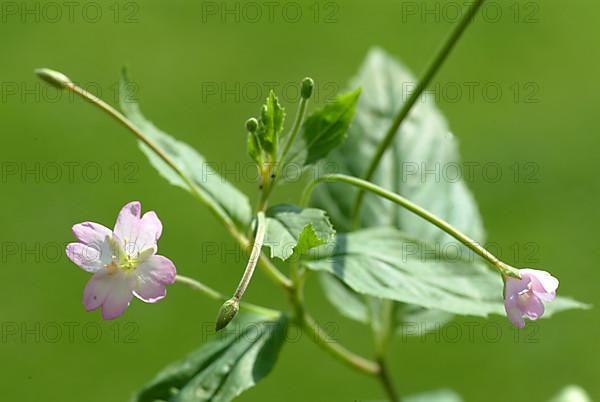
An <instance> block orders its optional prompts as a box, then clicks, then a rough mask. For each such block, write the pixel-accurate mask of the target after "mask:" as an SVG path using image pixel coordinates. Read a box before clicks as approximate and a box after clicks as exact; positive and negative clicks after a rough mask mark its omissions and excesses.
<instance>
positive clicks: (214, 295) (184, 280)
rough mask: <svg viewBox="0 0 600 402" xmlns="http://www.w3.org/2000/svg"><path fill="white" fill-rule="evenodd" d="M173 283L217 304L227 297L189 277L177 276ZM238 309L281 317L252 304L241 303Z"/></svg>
mask: <svg viewBox="0 0 600 402" xmlns="http://www.w3.org/2000/svg"><path fill="white" fill-rule="evenodd" d="M175 282H177V283H180V284H182V285H186V286H188V287H190V288H191V289H193V290H195V291H198V292H200V293H203V294H204V295H205V296H208V297H210V298H211V299H213V300H216V301H219V302H225V301H226V300H227V297H225V295H223V294H222V293H219V292H218V291H216V290H215V289H213V288H211V287H209V286H207V285H205V284H203V283H202V282H199V281H197V280H195V279H192V278H190V277H187V276H183V275H177V276H176V277H175ZM240 308H241V309H243V310H246V311H249V312H252V313H256V314H260V315H265V316H268V317H277V316H279V315H281V311H277V310H273V309H270V308H267V307H263V306H258V305H256V304H252V303H245V302H241V303H240Z"/></svg>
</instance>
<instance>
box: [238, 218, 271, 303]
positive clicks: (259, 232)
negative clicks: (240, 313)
mask: <svg viewBox="0 0 600 402" xmlns="http://www.w3.org/2000/svg"><path fill="white" fill-rule="evenodd" d="M266 228H267V223H266V221H265V213H264V212H263V211H259V212H258V214H257V215H256V236H255V237H254V244H253V245H252V251H251V252H250V258H249V259H248V264H247V265H246V270H245V271H244V274H243V275H242V279H241V280H240V283H239V285H238V287H237V289H236V291H235V293H234V294H233V297H234V299H237V300H240V299H241V298H242V296H243V295H244V292H246V289H247V288H248V284H249V283H250V280H251V279H252V274H253V273H254V268H255V267H256V264H257V263H258V260H259V259H260V254H261V250H262V246H263V243H264V241H265V230H266Z"/></svg>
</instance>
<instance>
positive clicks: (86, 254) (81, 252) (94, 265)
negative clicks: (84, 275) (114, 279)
mask: <svg viewBox="0 0 600 402" xmlns="http://www.w3.org/2000/svg"><path fill="white" fill-rule="evenodd" d="M66 252H67V257H69V259H70V260H71V261H73V262H74V263H75V264H77V265H79V266H80V267H81V268H82V269H84V270H85V271H87V272H92V273H93V272H96V271H98V270H99V269H100V268H103V267H104V265H105V264H108V263H110V261H111V256H109V255H107V253H106V252H102V250H101V249H99V248H97V247H96V246H93V247H92V246H87V245H85V244H82V243H69V244H68V245H67V249H66Z"/></svg>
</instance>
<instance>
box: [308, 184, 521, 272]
mask: <svg viewBox="0 0 600 402" xmlns="http://www.w3.org/2000/svg"><path fill="white" fill-rule="evenodd" d="M326 181H329V182H340V183H346V184H350V185H352V186H355V187H358V188H360V189H361V190H363V191H369V192H371V193H374V194H376V195H378V196H380V197H382V198H385V199H387V200H390V201H392V202H394V203H396V204H398V205H400V206H402V207H404V208H406V209H407V210H409V211H410V212H412V213H414V214H415V215H417V216H419V217H421V218H423V219H425V220H426V221H428V222H429V223H431V224H433V225H435V226H437V227H438V228H440V229H441V230H443V231H444V232H446V233H448V234H449V235H450V236H452V237H454V238H455V239H456V240H458V241H459V242H461V243H462V244H464V245H465V246H466V247H468V248H469V249H471V250H472V251H474V252H475V253H476V254H477V255H479V256H481V257H482V258H484V259H485V260H487V261H489V262H490V264H492V265H493V266H495V267H496V268H498V269H499V270H500V272H501V273H502V274H503V275H508V276H513V277H516V278H520V274H519V273H518V270H515V269H514V268H512V267H510V266H508V265H507V264H505V263H503V262H502V261H500V259H499V258H497V257H496V256H494V255H493V254H492V253H490V252H489V251H487V250H486V249H485V248H484V247H483V246H482V245H480V244H479V243H477V242H476V241H475V240H473V239H471V238H470V237H469V236H467V235H466V234H464V233H462V232H461V231H459V230H458V229H456V228H455V227H454V226H452V225H451V224H449V223H448V222H446V221H445V220H443V219H441V218H438V217H437V216H435V215H434V214H432V213H431V212H429V211H427V210H425V209H423V208H421V207H420V206H418V205H417V204H414V203H413V202H411V201H409V200H407V199H406V198H404V197H402V196H401V195H398V194H396V193H393V192H391V191H388V190H386V189H384V188H381V187H379V186H377V185H375V184H373V183H371V182H368V181H366V180H363V179H359V178H358V177H353V176H346V175H342V174H331V175H324V176H321V177H319V178H317V179H314V180H313V181H311V182H310V183H309V184H308V186H307V187H306V189H305V190H304V194H303V196H302V205H306V204H307V202H308V199H309V197H310V193H311V192H312V190H313V189H314V187H315V186H316V185H317V184H318V183H320V182H326Z"/></svg>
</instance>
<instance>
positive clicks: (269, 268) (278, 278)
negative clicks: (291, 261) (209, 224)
mask: <svg viewBox="0 0 600 402" xmlns="http://www.w3.org/2000/svg"><path fill="white" fill-rule="evenodd" d="M61 84H62V87H64V88H66V89H67V90H69V91H71V92H73V93H75V94H77V95H79V96H81V97H82V98H83V99H85V100H87V101H89V102H90V103H92V104H93V105H95V106H97V107H99V108H100V109H101V110H103V111H104V112H106V113H107V114H108V115H109V116H111V117H113V118H114V119H115V120H117V121H118V122H119V123H121V124H122V125H123V126H125V127H126V128H127V129H129V131H131V132H132V133H133V134H134V135H135V136H136V137H137V138H138V139H139V140H140V141H142V142H143V143H144V144H146V145H147V146H148V147H149V148H150V149H152V151H153V152H155V153H156V154H157V155H158V156H159V157H160V158H161V159H162V160H163V161H164V162H165V163H166V164H167V165H169V166H170V167H171V168H172V169H173V170H174V171H175V173H176V174H177V175H178V176H179V177H180V178H181V179H182V180H183V181H184V182H185V183H186V184H187V185H188V186H189V188H190V191H191V193H192V195H193V196H194V197H196V198H197V199H198V200H199V201H201V202H202V203H203V204H205V205H206V206H207V207H208V208H209V209H210V211H211V212H212V213H213V214H214V215H215V216H216V217H217V219H218V220H219V222H221V223H222V224H223V225H224V226H225V227H226V228H227V230H228V231H229V233H230V234H231V235H232V236H233V238H235V239H236V240H237V241H238V243H239V244H240V245H242V246H244V247H245V246H246V245H247V244H248V243H249V241H248V238H246V236H244V235H243V234H242V233H240V232H239V231H238V229H237V228H236V226H235V224H234V223H233V221H232V220H231V218H229V216H228V215H227V214H226V213H225V212H224V211H221V210H220V209H218V208H216V207H215V206H214V205H213V204H212V203H210V202H208V200H207V198H206V197H205V196H204V195H203V194H202V192H201V191H199V190H198V188H197V186H196V185H195V184H194V182H193V181H192V180H191V179H189V178H188V177H187V176H186V175H185V174H184V173H183V172H182V171H181V169H180V168H179V167H178V166H177V164H176V163H175V162H174V161H173V160H172V159H171V158H170V157H169V156H168V155H167V154H165V153H164V152H163V151H162V150H161V149H160V148H159V147H158V146H157V145H156V144H155V143H154V141H152V140H151V139H150V138H148V137H147V136H146V135H145V134H144V133H143V132H142V131H141V130H139V129H138V128H137V127H136V126H135V125H134V124H133V123H132V122H131V121H130V120H129V119H127V117H125V116H124V115H123V114H122V113H120V112H119V111H118V110H116V109H115V108H113V107H112V106H110V105H109V104H108V103H106V102H104V101H103V100H102V99H100V98H98V97H96V96H95V95H93V94H91V93H89V92H88V91H86V90H84V89H82V88H80V87H78V86H77V85H75V84H73V83H72V82H70V81H69V82H63V83H61ZM258 263H259V266H260V267H261V269H263V270H264V271H265V273H266V274H267V276H268V277H269V278H270V279H271V280H272V281H273V282H274V283H276V284H278V285H280V286H281V287H283V288H284V289H288V288H289V287H290V286H291V283H292V282H291V281H290V279H289V278H287V277H286V276H285V275H283V274H282V273H281V272H280V271H279V270H278V269H277V268H276V267H275V266H274V265H273V264H272V263H271V261H269V260H268V259H267V258H266V256H264V255H260V258H259V259H258Z"/></svg>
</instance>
